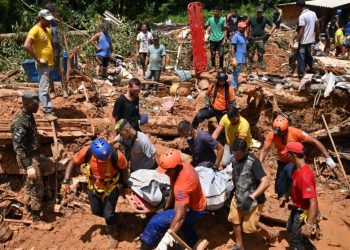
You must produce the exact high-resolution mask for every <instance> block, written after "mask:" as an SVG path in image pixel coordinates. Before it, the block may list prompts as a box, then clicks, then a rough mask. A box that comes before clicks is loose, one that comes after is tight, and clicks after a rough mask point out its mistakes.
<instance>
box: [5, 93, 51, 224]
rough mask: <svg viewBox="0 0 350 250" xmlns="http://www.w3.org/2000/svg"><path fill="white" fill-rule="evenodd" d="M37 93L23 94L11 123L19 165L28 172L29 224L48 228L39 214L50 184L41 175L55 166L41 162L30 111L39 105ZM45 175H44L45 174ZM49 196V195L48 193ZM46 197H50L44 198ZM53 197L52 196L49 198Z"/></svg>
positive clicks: (32, 111) (35, 130) (48, 174)
mask: <svg viewBox="0 0 350 250" xmlns="http://www.w3.org/2000/svg"><path fill="white" fill-rule="evenodd" d="M39 103H40V101H39V94H38V92H37V91H26V92H24V93H23V95H22V108H21V110H20V111H19V112H18V113H17V115H16V116H15V118H14V119H13V121H12V123H11V132H12V141H13V149H14V150H15V152H16V158H17V162H18V165H19V167H21V168H24V170H26V174H27V180H26V191H27V195H28V198H29V201H30V212H31V215H32V219H33V224H32V226H33V227H35V228H37V229H40V230H51V229H52V228H53V227H52V225H51V224H48V223H46V222H44V221H43V220H42V218H41V216H40V214H41V211H42V208H43V198H44V193H46V194H49V193H51V192H48V191H49V190H50V186H49V184H50V183H51V184H52V183H54V182H53V181H52V180H46V181H45V184H46V185H44V182H43V179H44V176H50V175H52V174H53V173H54V168H52V167H50V166H45V165H44V164H40V162H41V156H40V153H41V152H40V143H39V140H38V131H37V128H36V122H35V119H34V116H33V114H34V113H36V112H37V111H38V108H39ZM45 178H47V177H45ZM47 196H48V195H47ZM46 198H49V197H46ZM51 199H53V197H51Z"/></svg>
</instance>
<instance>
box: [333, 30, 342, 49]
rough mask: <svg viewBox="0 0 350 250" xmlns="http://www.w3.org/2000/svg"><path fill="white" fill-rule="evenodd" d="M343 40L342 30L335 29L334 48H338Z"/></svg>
mask: <svg viewBox="0 0 350 250" xmlns="http://www.w3.org/2000/svg"><path fill="white" fill-rule="evenodd" d="M343 40H344V32H343V30H342V29H337V31H336V32H335V35H334V45H335V46H340V45H342V44H343Z"/></svg>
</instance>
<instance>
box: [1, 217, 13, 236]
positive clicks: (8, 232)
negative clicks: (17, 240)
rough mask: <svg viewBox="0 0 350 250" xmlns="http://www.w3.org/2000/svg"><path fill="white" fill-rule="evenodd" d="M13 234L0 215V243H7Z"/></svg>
mask: <svg viewBox="0 0 350 250" xmlns="http://www.w3.org/2000/svg"><path fill="white" fill-rule="evenodd" d="M12 234H13V232H12V230H11V228H10V227H9V225H8V224H7V223H6V222H5V221H4V217H3V216H2V215H0V242H6V241H8V240H9V239H10V238H11V236H12Z"/></svg>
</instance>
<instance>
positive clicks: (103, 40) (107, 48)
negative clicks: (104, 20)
mask: <svg viewBox="0 0 350 250" xmlns="http://www.w3.org/2000/svg"><path fill="white" fill-rule="evenodd" d="M110 43H111V36H110V35H109V34H108V35H107V36H106V35H105V33H104V32H101V37H100V40H98V47H100V48H101V51H97V53H96V56H102V57H109V56H110V53H111V44H110Z"/></svg>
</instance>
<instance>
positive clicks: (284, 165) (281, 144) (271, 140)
mask: <svg viewBox="0 0 350 250" xmlns="http://www.w3.org/2000/svg"><path fill="white" fill-rule="evenodd" d="M272 128H273V130H272V131H270V132H269V133H268V134H267V137H266V139H265V142H264V146H263V148H262V149H261V151H260V155H259V160H260V161H261V162H264V160H265V157H266V154H267V152H268V150H269V148H270V147H271V145H272V144H274V146H275V148H276V151H277V155H278V160H277V165H278V168H277V175H276V180H275V192H276V194H277V197H278V198H281V197H282V196H284V195H285V194H287V193H288V191H289V190H290V188H291V184H292V179H291V174H292V170H293V163H290V160H289V158H288V155H286V154H283V150H284V149H285V147H286V145H287V144H288V143H289V142H291V141H295V142H300V143H304V142H308V143H311V144H313V145H315V146H316V147H317V148H318V149H319V150H320V151H321V152H322V154H323V155H324V156H325V157H326V158H327V159H326V163H327V166H328V167H330V168H334V167H335V166H336V164H335V162H334V161H333V159H332V157H331V156H330V155H329V154H328V152H327V150H326V148H325V147H324V145H323V144H322V143H321V142H320V141H319V140H317V139H316V138H315V137H313V136H311V135H309V134H308V133H306V132H304V131H302V130H300V129H298V128H294V127H291V126H289V122H288V119H287V118H286V117H285V116H283V115H278V116H277V117H276V118H275V120H274V121H273V124H272Z"/></svg>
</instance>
